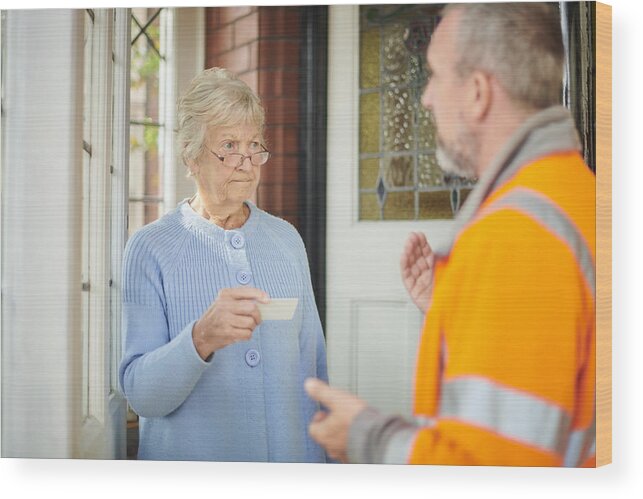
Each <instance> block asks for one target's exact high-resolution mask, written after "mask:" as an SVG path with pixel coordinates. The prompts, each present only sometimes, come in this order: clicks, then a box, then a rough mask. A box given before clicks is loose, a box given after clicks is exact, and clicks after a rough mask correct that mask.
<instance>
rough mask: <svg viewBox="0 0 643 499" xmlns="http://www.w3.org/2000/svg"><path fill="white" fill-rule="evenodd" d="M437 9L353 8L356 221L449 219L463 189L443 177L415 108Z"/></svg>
mask: <svg viewBox="0 0 643 499" xmlns="http://www.w3.org/2000/svg"><path fill="white" fill-rule="evenodd" d="M441 7H442V6H441V5H435V4H434V5H364V6H361V7H360V67H359V74H360V78H359V82H360V83H359V84H360V99H359V159H360V161H359V219H360V220H420V219H449V218H453V216H454V214H455V213H456V212H457V210H458V209H459V208H460V206H461V205H462V202H463V201H464V199H465V198H466V195H467V194H468V192H469V191H470V190H471V187H472V184H471V182H467V181H464V180H462V179H458V178H453V177H449V176H445V175H444V174H443V173H442V170H441V169H440V167H439V165H438V161H437V159H436V154H435V152H436V151H435V150H436V131H435V125H434V124H433V120H432V116H431V113H430V112H429V111H427V110H426V109H424V108H423V107H422V105H421V104H420V98H421V96H422V91H423V89H424V87H425V85H426V82H427V81H428V77H429V75H428V74H427V70H426V64H425V59H426V48H427V46H428V42H429V40H430V37H431V34H432V33H433V30H434V28H435V26H436V24H437V21H438V13H439V10H440V8H441Z"/></svg>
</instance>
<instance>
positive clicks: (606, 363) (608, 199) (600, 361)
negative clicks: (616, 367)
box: [596, 2, 612, 466]
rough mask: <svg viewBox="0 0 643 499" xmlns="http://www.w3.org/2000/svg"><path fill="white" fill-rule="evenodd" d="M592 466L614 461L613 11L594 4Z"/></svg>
mask: <svg viewBox="0 0 643 499" xmlns="http://www.w3.org/2000/svg"><path fill="white" fill-rule="evenodd" d="M596 75H597V76H596V466H603V465H605V464H609V463H611V462H612V7H611V5H607V4H602V3H599V2H596Z"/></svg>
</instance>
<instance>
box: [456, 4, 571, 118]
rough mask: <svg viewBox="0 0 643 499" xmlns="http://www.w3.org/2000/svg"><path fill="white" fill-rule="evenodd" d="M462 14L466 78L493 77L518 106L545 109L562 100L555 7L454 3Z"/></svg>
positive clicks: (561, 53) (461, 42)
mask: <svg viewBox="0 0 643 499" xmlns="http://www.w3.org/2000/svg"><path fill="white" fill-rule="evenodd" d="M456 9H457V10H459V11H460V12H461V16H460V23H459V28H458V33H457V40H458V41H457V43H458V52H459V54H460V60H459V61H457V63H456V70H457V71H458V73H459V75H460V76H462V77H464V76H467V75H469V74H470V73H471V72H472V71H474V70H476V69H478V70H482V71H486V72H488V73H490V74H493V75H494V76H495V77H496V78H497V79H498V81H499V83H500V84H501V85H502V86H503V87H504V88H505V90H506V91H507V93H508V94H509V96H510V97H511V98H512V99H513V100H514V101H515V102H517V103H519V104H521V105H523V106H526V107H529V108H534V109H543V108H546V107H549V106H551V105H554V104H558V103H560V101H561V95H562V80H563V71H564V60H565V51H564V46H563V40H562V33H561V26H560V15H559V13H558V11H557V7H556V5H555V4H547V3H477V4H473V3H472V4H451V5H448V6H447V7H445V9H444V14H446V13H448V12H450V11H452V10H456Z"/></svg>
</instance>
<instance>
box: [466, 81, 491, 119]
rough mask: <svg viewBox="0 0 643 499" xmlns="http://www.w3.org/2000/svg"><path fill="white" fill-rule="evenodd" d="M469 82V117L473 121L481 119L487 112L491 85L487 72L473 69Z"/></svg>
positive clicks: (489, 104) (489, 103)
mask: <svg viewBox="0 0 643 499" xmlns="http://www.w3.org/2000/svg"><path fill="white" fill-rule="evenodd" d="M470 78H471V79H470V82H471V88H470V91H471V100H470V103H471V117H472V119H473V120H475V121H481V120H482V119H484V117H485V116H486V115H487V113H488V112H489V108H490V107H491V99H492V97H493V87H492V85H491V78H490V76H489V75H488V74H487V73H484V72H482V71H474V72H473V73H472V74H471V77H470Z"/></svg>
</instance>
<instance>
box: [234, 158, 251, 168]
mask: <svg viewBox="0 0 643 499" xmlns="http://www.w3.org/2000/svg"><path fill="white" fill-rule="evenodd" d="M237 170H243V171H248V170H252V161H251V159H250V156H244V157H243V160H242V161H241V164H240V165H239V166H237Z"/></svg>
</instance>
